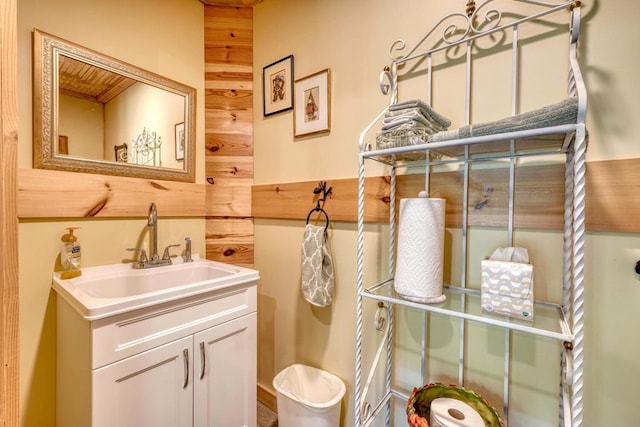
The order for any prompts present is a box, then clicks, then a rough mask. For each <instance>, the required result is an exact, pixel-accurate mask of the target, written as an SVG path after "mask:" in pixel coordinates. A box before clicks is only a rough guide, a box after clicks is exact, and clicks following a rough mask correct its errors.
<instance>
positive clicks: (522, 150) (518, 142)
mask: <svg viewBox="0 0 640 427" xmlns="http://www.w3.org/2000/svg"><path fill="white" fill-rule="evenodd" d="M580 126H584V125H579V124H567V125H561V126H552V127H541V128H536V129H529V130H526V131H517V132H505V133H501V134H496V135H486V136H475V137H469V138H464V139H452V140H449V141H439V142H431V143H426V142H425V143H423V144H415V145H406V146H401V147H394V148H386V149H382V150H374V149H371V147H367V148H369V149H366V150H364V151H362V152H361V153H360V155H361V156H362V157H363V158H366V159H374V160H378V161H381V162H383V163H387V164H389V165H393V166H413V165H415V166H419V165H420V163H419V162H416V161H405V160H403V159H402V156H403V155H405V154H408V153H416V152H424V153H427V152H429V153H432V154H436V155H437V156H436V159H435V160H432V161H430V162H429V164H431V165H437V164H442V163H448V162H472V161H478V160H488V159H491V160H497V159H509V158H513V157H523V156H540V155H547V154H565V153H566V152H567V150H568V149H569V146H570V143H571V142H572V138H571V135H573V134H575V132H576V130H577V129H578V127H580ZM512 142H513V144H512ZM466 149H468V151H466ZM392 156H396V158H395V159H394V158H393V157H392ZM425 158H426V155H425ZM423 163H424V162H423Z"/></svg>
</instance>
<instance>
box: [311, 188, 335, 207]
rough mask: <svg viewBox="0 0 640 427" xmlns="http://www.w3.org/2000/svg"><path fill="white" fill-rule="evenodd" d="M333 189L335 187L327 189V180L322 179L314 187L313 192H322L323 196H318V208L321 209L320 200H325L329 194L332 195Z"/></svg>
mask: <svg viewBox="0 0 640 427" xmlns="http://www.w3.org/2000/svg"><path fill="white" fill-rule="evenodd" d="M332 189H333V187H329V188H328V189H327V182H326V181H320V182H319V183H318V186H317V187H316V188H314V189H313V194H320V193H322V197H318V202H317V203H316V208H317V209H320V202H325V201H326V200H327V196H330V195H331V194H332Z"/></svg>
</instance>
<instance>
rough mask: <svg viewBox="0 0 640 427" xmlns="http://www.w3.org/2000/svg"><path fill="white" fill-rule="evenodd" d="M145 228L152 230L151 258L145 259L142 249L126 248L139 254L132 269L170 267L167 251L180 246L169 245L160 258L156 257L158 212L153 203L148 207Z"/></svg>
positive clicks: (169, 257) (169, 255) (169, 256)
mask: <svg viewBox="0 0 640 427" xmlns="http://www.w3.org/2000/svg"><path fill="white" fill-rule="evenodd" d="M147 227H151V228H152V233H151V234H152V235H151V239H152V241H151V242H150V246H151V248H150V249H151V256H150V258H147V254H146V252H145V250H144V249H142V248H128V249H127V250H129V251H136V252H140V257H139V259H138V261H137V262H136V263H135V264H133V268H151V267H160V266H161V265H171V264H172V263H171V254H170V253H169V249H170V248H173V247H177V246H180V245H169V246H167V247H166V248H165V249H164V253H163V254H162V258H160V255H158V210H157V209H156V204H155V203H151V206H150V207H149V217H148V219H147Z"/></svg>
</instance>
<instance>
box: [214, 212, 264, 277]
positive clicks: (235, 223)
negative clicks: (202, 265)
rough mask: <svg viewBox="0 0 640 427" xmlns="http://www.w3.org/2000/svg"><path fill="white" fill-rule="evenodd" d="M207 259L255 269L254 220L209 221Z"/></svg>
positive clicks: (238, 218) (221, 219) (224, 219)
mask: <svg viewBox="0 0 640 427" xmlns="http://www.w3.org/2000/svg"><path fill="white" fill-rule="evenodd" d="M206 227H207V236H206V244H207V259H216V260H220V261H223V262H227V263H230V264H234V265H241V266H245V267H253V255H254V253H253V218H240V217H237V218H214V219H208V220H207V225H206Z"/></svg>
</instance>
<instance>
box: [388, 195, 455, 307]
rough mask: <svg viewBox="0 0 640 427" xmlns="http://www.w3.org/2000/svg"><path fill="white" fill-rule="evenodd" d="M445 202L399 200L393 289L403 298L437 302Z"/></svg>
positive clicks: (425, 198) (426, 199)
mask: <svg viewBox="0 0 640 427" xmlns="http://www.w3.org/2000/svg"><path fill="white" fill-rule="evenodd" d="M444 214H445V200H444V199H436V198H428V197H426V193H424V192H422V193H420V197H418V198H410V199H401V200H400V216H399V218H398V250H397V257H396V275H395V281H394V288H395V290H396V292H397V293H398V294H399V295H400V296H401V297H402V298H405V299H408V300H411V301H416V302H421V303H439V302H442V301H444V300H445V299H446V296H445V295H443V294H442V276H443V265H444Z"/></svg>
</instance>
